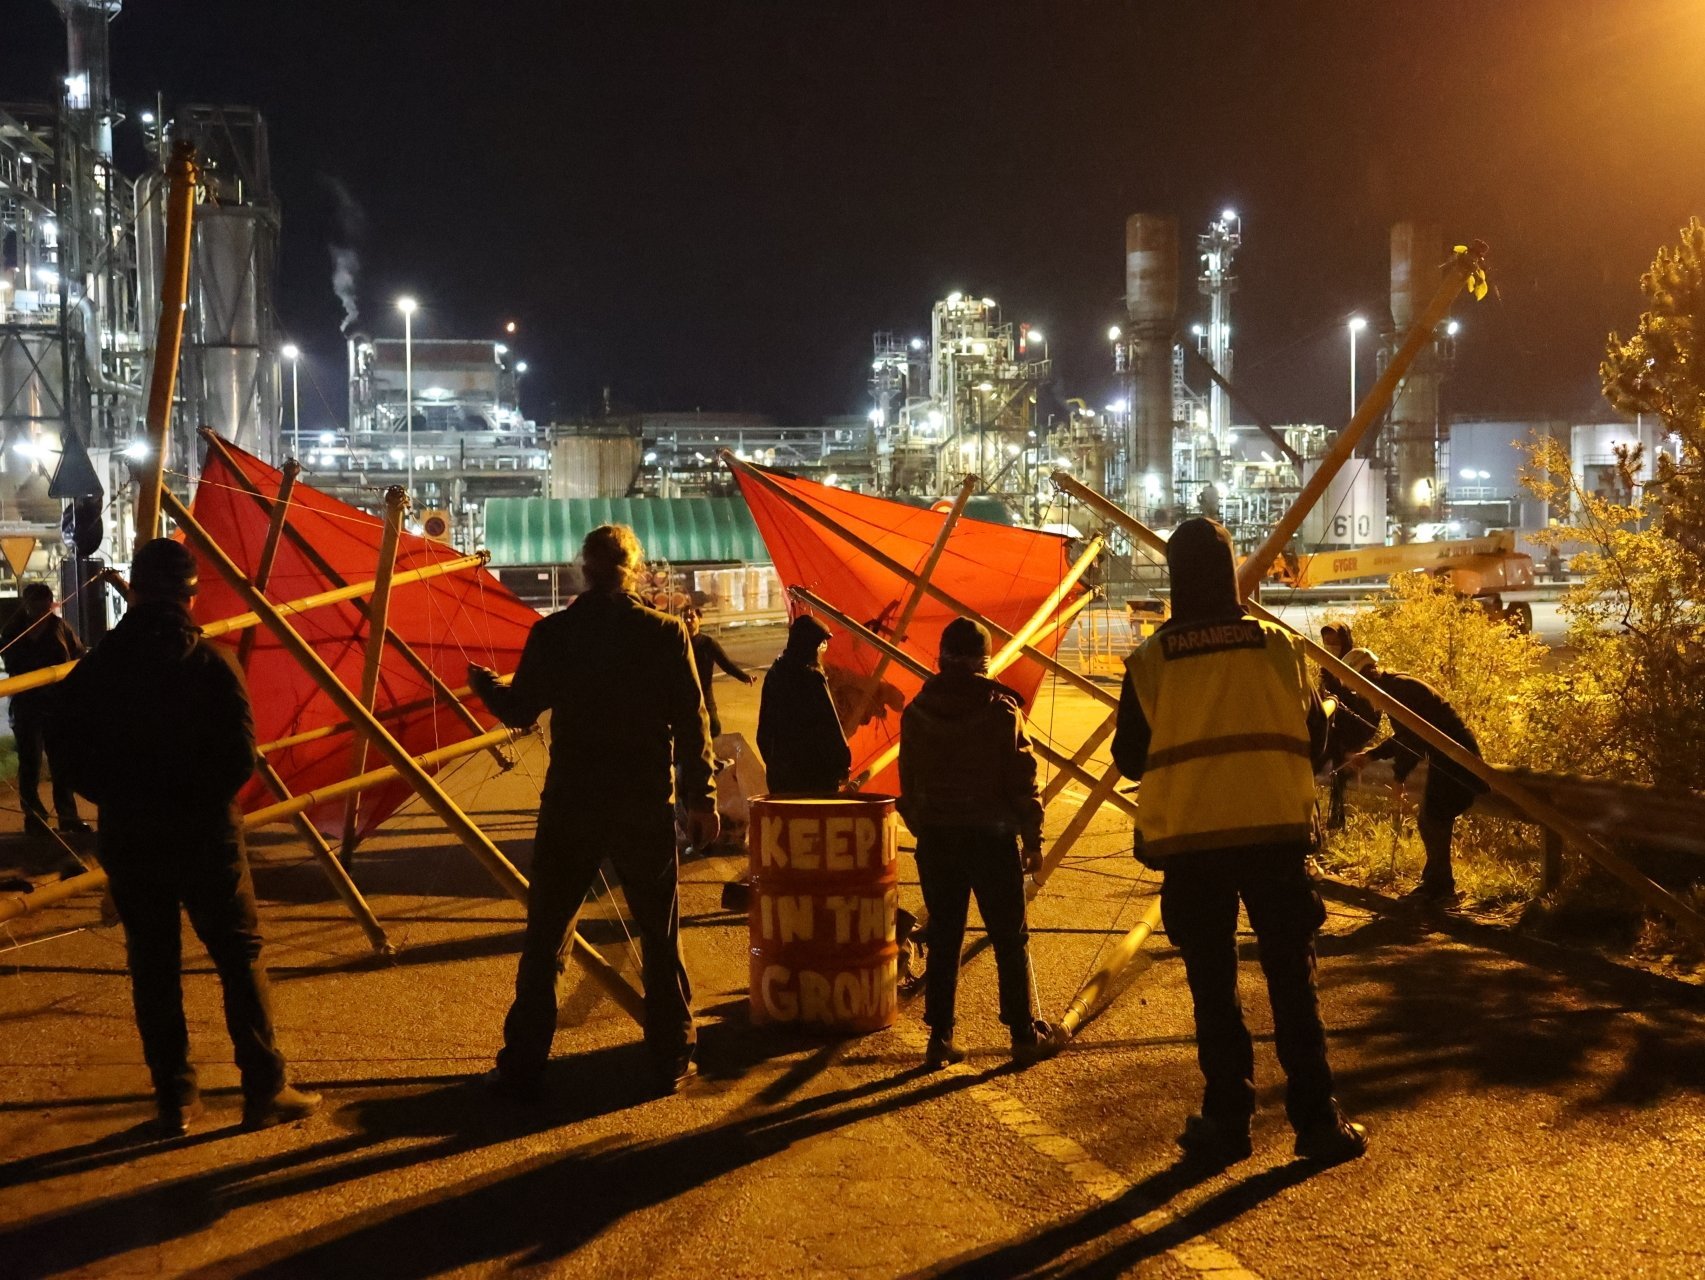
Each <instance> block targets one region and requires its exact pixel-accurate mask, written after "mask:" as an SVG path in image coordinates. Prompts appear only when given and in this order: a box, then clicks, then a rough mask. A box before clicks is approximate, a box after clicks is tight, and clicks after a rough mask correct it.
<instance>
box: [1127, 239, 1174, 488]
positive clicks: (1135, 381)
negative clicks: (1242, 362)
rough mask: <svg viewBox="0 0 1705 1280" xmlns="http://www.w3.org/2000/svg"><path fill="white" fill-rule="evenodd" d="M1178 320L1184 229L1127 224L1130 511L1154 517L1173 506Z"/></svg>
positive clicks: (1128, 475)
mask: <svg viewBox="0 0 1705 1280" xmlns="http://www.w3.org/2000/svg"><path fill="white" fill-rule="evenodd" d="M1177 315H1178V221H1177V219H1175V218H1168V217H1164V216H1162V215H1159V214H1150V213H1134V214H1132V215H1131V216H1130V217H1129V218H1127V219H1126V220H1125V317H1126V323H1125V337H1126V341H1127V343H1128V346H1129V350H1130V366H1129V368H1130V392H1129V396H1128V400H1127V403H1128V406H1129V409H1130V415H1131V437H1130V441H1129V445H1128V448H1127V450H1126V456H1127V457H1128V458H1130V460H1131V467H1130V471H1129V472H1128V473H1127V475H1126V480H1125V484H1126V492H1125V498H1126V502H1127V505H1129V506H1131V507H1132V508H1133V509H1135V510H1136V511H1138V512H1139V513H1141V514H1142V515H1144V516H1152V515H1154V514H1155V513H1156V512H1157V511H1159V510H1161V509H1162V508H1167V507H1170V506H1171V505H1172V425H1173V414H1172V333H1173V329H1174V327H1175V322H1176V320H1177Z"/></svg>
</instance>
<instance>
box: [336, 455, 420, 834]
mask: <svg viewBox="0 0 1705 1280" xmlns="http://www.w3.org/2000/svg"><path fill="white" fill-rule="evenodd" d="M408 507H409V500H408V491H407V490H405V489H403V488H402V487H401V486H400V485H392V486H391V488H389V489H388V490H386V491H385V531H384V533H383V534H382V535H381V536H380V539H379V568H378V571H377V572H376V573H375V574H374V575H373V598H372V600H371V601H370V602H369V603H368V606H367V652H366V653H365V654H364V655H363V661H362V664H361V705H362V706H363V707H365V708H367V710H368V711H369V712H371V711H372V710H373V703H374V700H375V699H376V698H377V697H378V696H379V672H380V669H381V666H382V664H383V662H384V657H385V632H386V630H387V629H388V627H387V619H389V618H390V616H391V575H392V574H393V573H395V572H396V568H397V544H398V543H400V542H401V541H402V536H403V518H404V517H405V516H406V515H407V514H408ZM366 769H367V739H366V738H364V737H362V736H361V735H360V734H356V735H355V742H354V743H353V744H352V748H351V755H350V765H349V772H350V776H352V777H353V776H356V775H358V774H361V773H364V772H366ZM360 812H361V793H360V792H359V791H351V792H350V793H349V796H348V798H346V799H345V800H344V804H343V861H344V863H345V865H346V866H347V865H348V863H349V860H350V859H351V858H352V857H354V856H355V846H356V844H357V842H358V840H359V837H358V836H357V835H356V832H355V825H356V820H357V818H358V817H359V816H360Z"/></svg>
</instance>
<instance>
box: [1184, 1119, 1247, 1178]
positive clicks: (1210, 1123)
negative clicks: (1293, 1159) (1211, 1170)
mask: <svg viewBox="0 0 1705 1280" xmlns="http://www.w3.org/2000/svg"><path fill="white" fill-rule="evenodd" d="M1177 1142H1178V1148H1179V1150H1181V1151H1182V1152H1183V1153H1184V1154H1185V1156H1186V1157H1188V1158H1189V1159H1191V1160H1197V1161H1200V1162H1201V1163H1203V1164H1210V1165H1214V1166H1215V1167H1221V1168H1223V1167H1224V1166H1226V1165H1228V1164H1236V1163H1237V1162H1238V1161H1239V1160H1247V1159H1249V1156H1250V1153H1251V1152H1253V1151H1254V1150H1255V1146H1254V1144H1253V1143H1252V1142H1250V1140H1249V1121H1247V1120H1244V1121H1242V1122H1241V1123H1239V1122H1235V1121H1231V1120H1215V1119H1212V1118H1210V1117H1208V1116H1201V1115H1197V1116H1191V1117H1190V1118H1189V1119H1188V1120H1186V1121H1185V1122H1184V1131H1183V1132H1182V1133H1180V1134H1179V1135H1178V1138H1177Z"/></svg>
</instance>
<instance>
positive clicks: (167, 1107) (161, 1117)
mask: <svg viewBox="0 0 1705 1280" xmlns="http://www.w3.org/2000/svg"><path fill="white" fill-rule="evenodd" d="M206 1114H207V1106H206V1104H204V1103H203V1102H202V1100H201V1097H200V1095H199V1094H198V1095H197V1096H195V1097H193V1098H191V1099H190V1100H189V1101H188V1102H181V1103H180V1102H167V1101H165V1100H164V1099H162V1100H161V1101H159V1102H157V1103H156V1104H155V1108H154V1122H153V1124H152V1125H150V1126H149V1127H150V1128H152V1129H153V1130H154V1132H155V1133H156V1134H157V1135H158V1136H160V1137H162V1138H181V1137H183V1136H185V1135H186V1134H187V1133H189V1130H190V1126H191V1125H193V1124H194V1123H195V1122H196V1121H197V1120H200V1119H201V1118H202V1117H203V1116H205V1115H206Z"/></svg>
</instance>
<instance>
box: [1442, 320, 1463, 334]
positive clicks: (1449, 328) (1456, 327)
mask: <svg viewBox="0 0 1705 1280" xmlns="http://www.w3.org/2000/svg"><path fill="white" fill-rule="evenodd" d="M1461 331H1462V326H1461V325H1460V324H1458V323H1457V322H1456V321H1455V320H1452V321H1451V322H1450V323H1449V324H1447V325H1446V326H1445V336H1446V337H1448V338H1454V337H1456V335H1457V334H1458V333H1460V332H1461Z"/></svg>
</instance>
